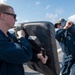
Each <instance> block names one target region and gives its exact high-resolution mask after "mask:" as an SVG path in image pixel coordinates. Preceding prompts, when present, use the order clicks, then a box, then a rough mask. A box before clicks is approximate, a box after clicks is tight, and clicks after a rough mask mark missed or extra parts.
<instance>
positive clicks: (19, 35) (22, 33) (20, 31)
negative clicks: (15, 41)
mask: <svg viewBox="0 0 75 75" xmlns="http://www.w3.org/2000/svg"><path fill="white" fill-rule="evenodd" d="M17 35H18V38H21V37H25V32H24V30H19V31H17Z"/></svg>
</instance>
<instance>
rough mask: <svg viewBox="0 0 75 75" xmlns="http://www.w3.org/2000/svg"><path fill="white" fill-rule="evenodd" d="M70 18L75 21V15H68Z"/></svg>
mask: <svg viewBox="0 0 75 75" xmlns="http://www.w3.org/2000/svg"><path fill="white" fill-rule="evenodd" d="M68 20H69V21H72V22H74V23H75V15H71V16H70V17H68Z"/></svg>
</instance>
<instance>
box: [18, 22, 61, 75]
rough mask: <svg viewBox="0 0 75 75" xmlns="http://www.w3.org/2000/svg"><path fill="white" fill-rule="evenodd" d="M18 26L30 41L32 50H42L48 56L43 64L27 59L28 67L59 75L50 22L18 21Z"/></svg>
mask: <svg viewBox="0 0 75 75" xmlns="http://www.w3.org/2000/svg"><path fill="white" fill-rule="evenodd" d="M18 27H21V28H23V29H24V30H25V33H26V39H27V40H28V41H29V42H30V44H31V47H32V50H33V52H40V51H44V52H45V53H46V54H47V56H48V61H47V63H46V64H43V63H42V62H41V61H40V60H38V62H34V61H29V62H28V63H27V65H28V67H29V68H31V69H32V70H35V71H38V72H40V73H42V74H44V75H59V73H60V66H59V60H58V53H57V47H56V40H55V28H54V25H53V24H52V23H51V22H47V21H37V22H27V23H19V24H18Z"/></svg>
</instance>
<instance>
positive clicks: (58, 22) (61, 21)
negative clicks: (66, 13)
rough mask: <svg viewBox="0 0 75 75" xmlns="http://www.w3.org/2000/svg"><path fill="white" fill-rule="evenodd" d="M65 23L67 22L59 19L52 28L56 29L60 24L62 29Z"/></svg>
mask: <svg viewBox="0 0 75 75" xmlns="http://www.w3.org/2000/svg"><path fill="white" fill-rule="evenodd" d="M66 22H67V21H66V20H65V19H64V18H61V19H60V20H58V21H57V22H56V23H55V25H54V27H55V28H57V25H58V24H61V25H62V26H63V27H64V26H65V24H66Z"/></svg>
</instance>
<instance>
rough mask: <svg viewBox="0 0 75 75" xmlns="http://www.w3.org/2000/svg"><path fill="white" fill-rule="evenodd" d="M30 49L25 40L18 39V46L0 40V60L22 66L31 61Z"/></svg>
mask: <svg viewBox="0 0 75 75" xmlns="http://www.w3.org/2000/svg"><path fill="white" fill-rule="evenodd" d="M31 58H32V49H31V46H30V44H29V42H28V41H27V40H26V39H25V38H23V37H22V38H20V40H19V44H18V43H14V42H7V41H6V40H4V39H3V38H0V59H1V60H3V61H6V62H9V63H17V64H22V63H26V62H27V61H29V60H31Z"/></svg>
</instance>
